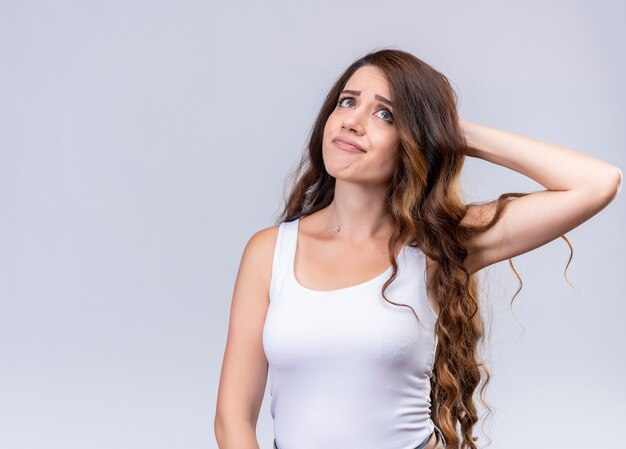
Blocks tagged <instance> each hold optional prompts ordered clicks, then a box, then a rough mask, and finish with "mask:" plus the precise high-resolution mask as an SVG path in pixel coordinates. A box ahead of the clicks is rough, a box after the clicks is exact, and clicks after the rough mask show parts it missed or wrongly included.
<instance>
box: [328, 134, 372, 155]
mask: <svg viewBox="0 0 626 449" xmlns="http://www.w3.org/2000/svg"><path fill="white" fill-rule="evenodd" d="M333 142H334V143H335V144H336V145H337V146H338V147H340V148H343V149H344V150H348V151H356V152H361V153H365V150H364V149H363V147H361V145H359V144H358V143H356V142H354V141H353V140H350V139H346V138H344V137H338V138H336V139H334V140H333Z"/></svg>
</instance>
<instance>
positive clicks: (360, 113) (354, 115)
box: [341, 108, 367, 134]
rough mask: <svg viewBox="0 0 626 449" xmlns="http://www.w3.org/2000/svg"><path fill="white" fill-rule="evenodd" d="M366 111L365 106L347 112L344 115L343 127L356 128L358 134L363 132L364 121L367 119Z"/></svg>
mask: <svg viewBox="0 0 626 449" xmlns="http://www.w3.org/2000/svg"><path fill="white" fill-rule="evenodd" d="M366 113H367V111H366V110H365V108H356V109H352V110H350V111H349V112H346V114H345V115H344V117H343V122H342V124H341V127H342V128H344V129H348V130H354V131H356V132H357V133H358V134H363V130H364V129H365V128H364V126H363V121H364V120H365V117H364V114H366Z"/></svg>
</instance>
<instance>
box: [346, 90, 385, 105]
mask: <svg viewBox="0 0 626 449" xmlns="http://www.w3.org/2000/svg"><path fill="white" fill-rule="evenodd" d="M341 93H342V94H343V93H347V94H352V95H357V96H358V95H361V91H360V90H349V89H344V90H343V91H342V92H341ZM374 98H376V99H377V100H380V101H382V102H383V103H387V104H388V105H389V106H393V102H392V101H391V100H389V99H387V98H385V97H382V96H380V95H378V94H376V95H374Z"/></svg>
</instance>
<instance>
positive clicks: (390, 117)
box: [380, 109, 393, 122]
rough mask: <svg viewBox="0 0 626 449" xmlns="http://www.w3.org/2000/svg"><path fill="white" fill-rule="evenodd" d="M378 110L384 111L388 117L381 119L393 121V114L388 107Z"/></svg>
mask: <svg viewBox="0 0 626 449" xmlns="http://www.w3.org/2000/svg"><path fill="white" fill-rule="evenodd" d="M380 112H386V113H387V116H388V118H386V119H383V120H387V121H388V122H393V114H392V113H391V112H389V110H388V109H381V110H380Z"/></svg>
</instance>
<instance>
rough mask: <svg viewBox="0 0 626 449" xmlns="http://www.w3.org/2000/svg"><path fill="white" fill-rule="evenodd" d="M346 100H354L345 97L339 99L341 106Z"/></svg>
mask: <svg viewBox="0 0 626 449" xmlns="http://www.w3.org/2000/svg"><path fill="white" fill-rule="evenodd" d="M344 100H352V98H351V97H343V98H340V99H339V101H338V103H339V106H341V105H342V104H343V101H344Z"/></svg>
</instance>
